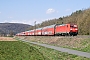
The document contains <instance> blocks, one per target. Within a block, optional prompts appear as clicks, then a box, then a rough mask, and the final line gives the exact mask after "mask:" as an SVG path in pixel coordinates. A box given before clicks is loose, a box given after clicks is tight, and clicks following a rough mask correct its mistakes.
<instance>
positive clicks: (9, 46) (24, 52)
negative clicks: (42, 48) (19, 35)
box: [0, 41, 45, 60]
mask: <svg viewBox="0 0 90 60" xmlns="http://www.w3.org/2000/svg"><path fill="white" fill-rule="evenodd" d="M44 59H45V58H44V56H43V54H42V53H40V52H39V50H38V49H36V48H34V47H32V46H30V45H28V44H26V43H22V42H20V41H14V42H8V41H0V60H44Z"/></svg>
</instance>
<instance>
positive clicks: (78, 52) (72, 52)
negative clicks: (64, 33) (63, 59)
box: [22, 40, 90, 58]
mask: <svg viewBox="0 0 90 60" xmlns="http://www.w3.org/2000/svg"><path fill="white" fill-rule="evenodd" d="M22 41H25V42H29V43H32V44H37V45H40V46H44V47H47V48H51V49H55V50H58V51H61V52H67V53H69V54H75V55H78V56H83V57H87V58H90V53H87V52H81V51H77V50H71V49H68V48H61V47H56V46H51V45H47V44H41V43H36V42H30V41H26V40H22Z"/></svg>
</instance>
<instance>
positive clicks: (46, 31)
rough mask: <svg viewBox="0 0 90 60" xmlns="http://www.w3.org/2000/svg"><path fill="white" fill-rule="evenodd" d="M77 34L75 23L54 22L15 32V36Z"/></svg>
mask: <svg viewBox="0 0 90 60" xmlns="http://www.w3.org/2000/svg"><path fill="white" fill-rule="evenodd" d="M77 34H78V27H77V25H76V24H61V25H60V24H54V25H50V26H46V27H42V28H38V29H33V30H29V31H25V32H21V33H17V34H16V36H52V35H53V36H55V35H58V36H59V35H62V36H65V35H69V36H77Z"/></svg>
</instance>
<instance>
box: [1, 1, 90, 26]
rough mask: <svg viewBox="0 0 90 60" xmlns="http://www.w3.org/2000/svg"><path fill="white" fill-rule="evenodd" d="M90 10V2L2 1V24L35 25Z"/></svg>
mask: <svg viewBox="0 0 90 60" xmlns="http://www.w3.org/2000/svg"><path fill="white" fill-rule="evenodd" d="M87 8H90V0H0V23H5V22H9V23H24V24H30V25H34V22H35V21H36V23H41V22H42V21H45V20H48V19H55V18H59V17H62V16H67V15H70V14H71V13H72V12H75V11H76V10H82V9H87Z"/></svg>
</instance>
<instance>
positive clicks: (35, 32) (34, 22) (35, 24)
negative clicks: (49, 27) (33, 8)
mask: <svg viewBox="0 0 90 60" xmlns="http://www.w3.org/2000/svg"><path fill="white" fill-rule="evenodd" d="M34 24H35V30H34V35H35V33H36V21H35V22H34Z"/></svg>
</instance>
